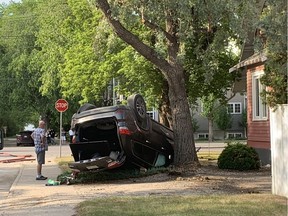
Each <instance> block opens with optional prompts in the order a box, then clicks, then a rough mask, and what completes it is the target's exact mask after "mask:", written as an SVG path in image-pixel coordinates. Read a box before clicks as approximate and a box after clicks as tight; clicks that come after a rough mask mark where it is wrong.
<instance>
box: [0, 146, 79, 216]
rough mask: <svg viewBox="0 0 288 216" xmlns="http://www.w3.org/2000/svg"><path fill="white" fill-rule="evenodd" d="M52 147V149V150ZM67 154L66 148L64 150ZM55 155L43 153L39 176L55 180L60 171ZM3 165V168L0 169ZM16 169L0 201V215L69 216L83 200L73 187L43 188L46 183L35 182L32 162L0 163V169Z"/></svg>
mask: <svg viewBox="0 0 288 216" xmlns="http://www.w3.org/2000/svg"><path fill="white" fill-rule="evenodd" d="M55 148H56V147H55ZM65 149H66V151H67V152H66V153H64V154H63V155H65V154H66V155H67V153H68V155H69V153H70V152H69V150H67V149H68V148H67V147H65ZM54 159H55V156H54V155H51V154H49V151H48V152H47V156H46V164H45V165H43V175H45V176H47V177H48V179H53V180H56V179H57V176H58V175H59V174H61V170H60V169H59V167H58V165H57V164H56V163H55V160H54ZM4 166H5V167H4ZM9 167H10V168H11V170H17V171H18V175H17V177H16V178H15V180H14V182H13V183H12V186H11V188H10V190H9V192H8V193H7V195H6V196H5V198H4V199H0V206H1V208H0V215H1V216H10V215H32V214H33V215H37V216H44V215H53V216H58V215H59V216H72V215H74V214H75V210H74V207H75V206H76V205H77V204H78V203H79V202H81V201H83V199H81V198H80V196H78V195H77V191H76V188H75V187H74V186H73V185H58V186H45V184H46V183H47V181H48V179H47V180H43V181H41V180H38V181H36V179H35V178H36V161H35V160H34V161H23V162H16V163H10V164H1V168H4V169H7V170H9V169H10V168H9Z"/></svg>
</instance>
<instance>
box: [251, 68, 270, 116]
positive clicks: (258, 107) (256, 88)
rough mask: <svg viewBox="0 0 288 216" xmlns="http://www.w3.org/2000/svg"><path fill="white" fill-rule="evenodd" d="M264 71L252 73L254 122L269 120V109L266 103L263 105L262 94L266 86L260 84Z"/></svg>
mask: <svg viewBox="0 0 288 216" xmlns="http://www.w3.org/2000/svg"><path fill="white" fill-rule="evenodd" d="M263 74H264V71H256V72H254V73H252V79H251V80H252V120H253V121H262V120H267V113H268V109H267V106H266V104H265V103H263V101H262V98H261V97H260V93H261V92H262V90H263V88H265V87H264V85H262V84H261V83H260V78H261V76H263Z"/></svg>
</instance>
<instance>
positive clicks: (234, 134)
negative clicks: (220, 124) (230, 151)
mask: <svg viewBox="0 0 288 216" xmlns="http://www.w3.org/2000/svg"><path fill="white" fill-rule="evenodd" d="M236 134H240V137H239V136H236ZM229 135H233V136H232V137H229ZM226 137H227V138H243V133H241V132H235V133H226Z"/></svg>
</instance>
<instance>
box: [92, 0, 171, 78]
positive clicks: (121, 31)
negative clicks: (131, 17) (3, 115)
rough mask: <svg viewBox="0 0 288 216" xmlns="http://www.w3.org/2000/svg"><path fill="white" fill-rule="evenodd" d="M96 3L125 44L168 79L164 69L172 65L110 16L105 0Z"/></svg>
mask: <svg viewBox="0 0 288 216" xmlns="http://www.w3.org/2000/svg"><path fill="white" fill-rule="evenodd" d="M96 4H97V6H98V7H99V9H100V10H101V11H102V12H103V14H104V15H105V17H106V18H107V20H108V22H109V23H110V24H111V26H112V27H113V29H114V31H115V32H116V34H117V35H118V36H119V37H120V38H121V39H122V40H123V41H125V42H126V43H127V44H129V45H131V46H132V47H133V48H134V49H135V50H136V51H137V52H139V53H140V54H141V55H143V56H144V57H145V58H146V59H147V60H149V61H150V62H152V63H153V64H154V65H156V66H157V67H158V68H159V69H160V70H161V72H162V74H163V75H164V76H165V78H166V79H168V77H167V74H165V71H171V68H172V66H171V65H170V64H169V63H168V62H167V61H166V60H165V59H164V58H162V57H161V56H159V55H158V53H157V52H156V51H155V50H153V49H152V48H151V47H149V46H148V45H146V44H144V43H143V42H142V41H141V40H140V39H139V38H138V37H137V36H136V35H134V34H132V33H131V32H130V31H128V30H127V29H126V28H125V27H124V26H123V25H122V24H121V23H120V21H119V20H118V19H117V18H115V17H113V16H112V11H111V8H110V5H109V3H108V2H107V0H96Z"/></svg>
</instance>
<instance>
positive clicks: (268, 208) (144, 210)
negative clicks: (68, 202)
mask: <svg viewBox="0 0 288 216" xmlns="http://www.w3.org/2000/svg"><path fill="white" fill-rule="evenodd" d="M287 214H288V212H287V200H286V198H284V197H279V196H274V195H270V194H245V195H217V196H216V195H215V196H214V195H206V196H143V197H140V196H136V197H131V196H130V197H122V196H118V197H102V198H96V199H93V200H90V201H84V202H82V203H80V204H79V205H78V206H77V216H92V215H103V216H105V215H109V216H114V215H115V216H119V215H125V216H130V215H131V216H132V215H135V216H150V215H151V216H157V215H159V216H160V215H161V216H162V215H165V216H172V215H173V216H178V215H179V216H182V215H183V216H184V215H185V216H190V215H192V216H206V215H207V216H273V215H275V216H287Z"/></svg>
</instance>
